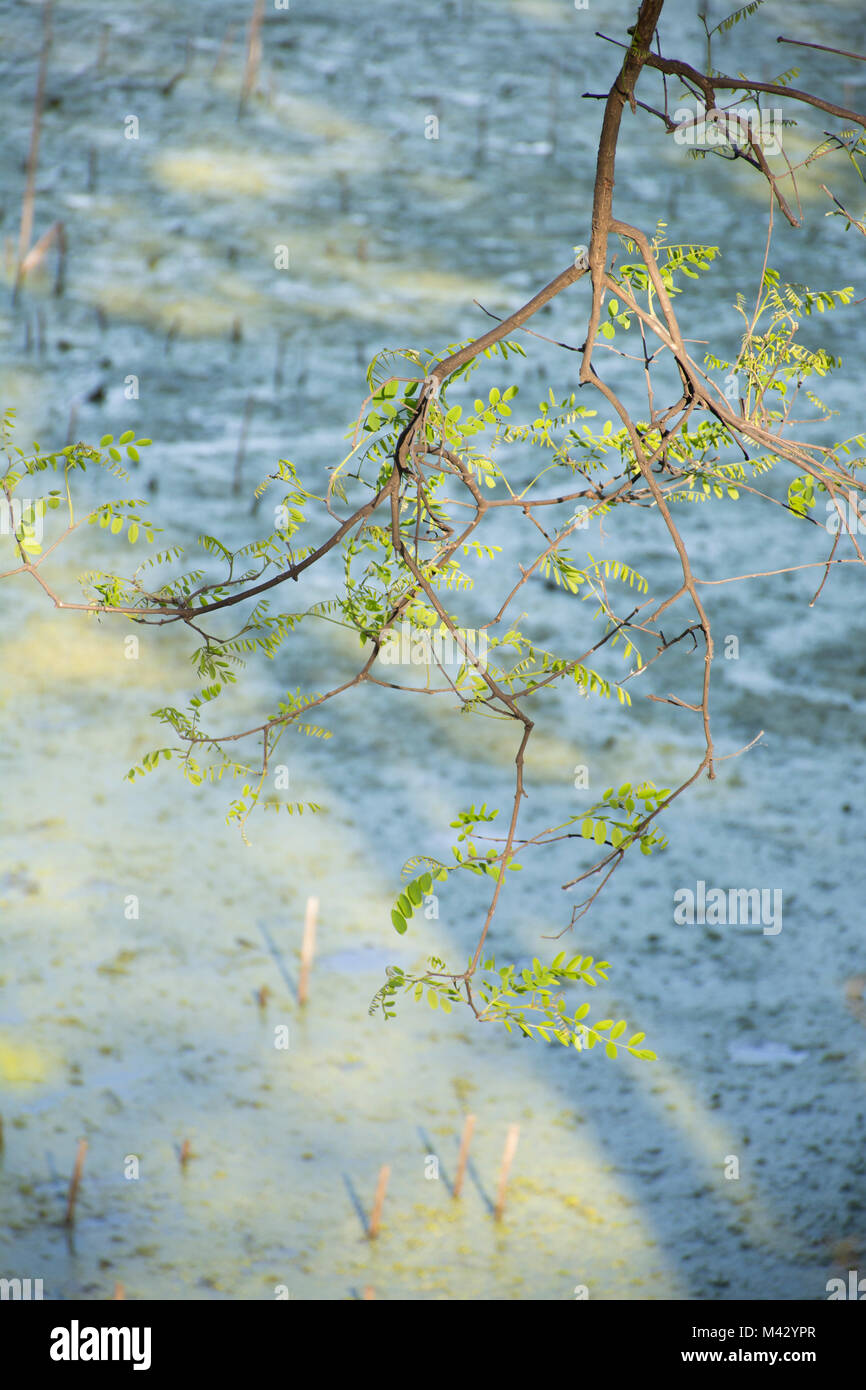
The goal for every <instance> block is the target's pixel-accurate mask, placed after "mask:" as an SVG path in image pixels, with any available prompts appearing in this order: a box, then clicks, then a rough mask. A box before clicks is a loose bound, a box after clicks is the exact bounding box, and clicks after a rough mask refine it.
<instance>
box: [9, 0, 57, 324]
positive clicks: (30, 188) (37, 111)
mask: <svg viewBox="0 0 866 1390" xmlns="http://www.w3.org/2000/svg"><path fill="white" fill-rule="evenodd" d="M52 4H53V0H44V4H43V6H42V50H41V52H40V54H39V74H38V76H37V78H36V95H35V97H34V99H33V124H32V126H31V128H30V150H29V153H28V155H27V179H26V182H25V185H24V197H23V198H22V199H21V228H20V231H19V233H18V270H17V273H16V276H15V291H14V294H15V297H16V298H17V295H18V291H19V289H20V288H21V282H22V280H23V279H24V275H25V271H24V258H25V256H26V255H27V252H28V251H29V250H30V241H31V238H32V236H33V204H34V202H35V198H36V165H37V161H38V159H39V136H40V134H41V131H42V108H43V105H44V102H45V73H46V71H47V68H48V54H49V51H50V49H51V9H52Z"/></svg>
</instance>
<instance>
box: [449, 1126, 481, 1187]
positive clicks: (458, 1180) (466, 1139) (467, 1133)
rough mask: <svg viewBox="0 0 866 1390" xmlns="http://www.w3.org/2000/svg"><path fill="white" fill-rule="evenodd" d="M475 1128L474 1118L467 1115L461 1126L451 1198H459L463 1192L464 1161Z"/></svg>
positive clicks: (467, 1154) (467, 1155)
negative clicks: (461, 1131) (461, 1133)
mask: <svg viewBox="0 0 866 1390" xmlns="http://www.w3.org/2000/svg"><path fill="white" fill-rule="evenodd" d="M474 1128H475V1116H474V1115H467V1116H466V1121H465V1123H464V1125H463V1137H462V1138H461V1140H460V1153H459V1155H458V1157H457V1176H456V1177H455V1179H454V1191H453V1192H452V1194H451V1195H452V1197H459V1196H460V1193H461V1191H462V1190H463V1178H464V1175H465V1173H466V1161H467V1159H468V1158H469V1145H470V1144H471V1143H472V1131H473V1130H474Z"/></svg>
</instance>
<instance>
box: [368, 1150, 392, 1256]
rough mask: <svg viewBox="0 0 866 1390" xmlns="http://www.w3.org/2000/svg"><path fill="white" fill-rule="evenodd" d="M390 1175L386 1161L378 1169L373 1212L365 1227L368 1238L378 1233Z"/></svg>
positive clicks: (373, 1237) (372, 1238)
mask: <svg viewBox="0 0 866 1390" xmlns="http://www.w3.org/2000/svg"><path fill="white" fill-rule="evenodd" d="M390 1176H391V1169H390V1167H389V1165H388V1164H387V1163H383V1164H382V1167H381V1168H380V1169H379V1181H378V1182H377V1183H376V1196H375V1197H374V1198H373V1214H372V1216H371V1217H370V1224H369V1226H368V1227H367V1236H368V1238H369V1239H370V1240H375V1239H376V1237H377V1235H378V1234H379V1225H380V1223H381V1220H382V1208H383V1206H384V1205H385V1193H386V1192H387V1190H388V1179H389V1178H390Z"/></svg>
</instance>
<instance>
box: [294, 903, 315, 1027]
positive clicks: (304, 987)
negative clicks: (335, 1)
mask: <svg viewBox="0 0 866 1390" xmlns="http://www.w3.org/2000/svg"><path fill="white" fill-rule="evenodd" d="M318 915H319V899H318V898H307V915H306V917H305V918H304V939H303V941H302V942H301V976H300V979H299V981H298V1003H299V1004H306V1002H307V1000H308V999H309V996H310V971H311V970H312V968H313V955H314V953H315V950H316V919H317V918H318Z"/></svg>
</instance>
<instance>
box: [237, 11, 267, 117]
mask: <svg viewBox="0 0 866 1390" xmlns="http://www.w3.org/2000/svg"><path fill="white" fill-rule="evenodd" d="M264 17H265V0H253V13H252V17H251V18H250V26H249V29H248V30H247V61H246V64H245V66H244V83H243V87H242V88H241V100H240V105H239V107H238V116H242V115H243V112H244V107H245V106H246V104H247V99H248V97H249V95H250V92H251V91H252V90H253V88H254V87H255V85H256V82H257V80H258V75H259V64H260V62H261V60H262V20H263V19H264Z"/></svg>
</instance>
